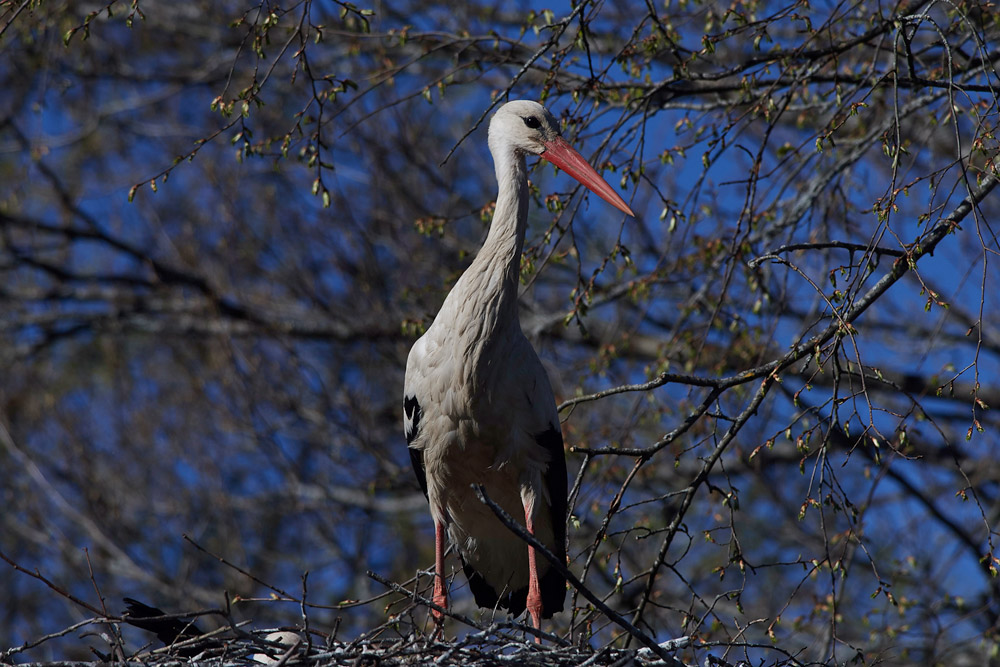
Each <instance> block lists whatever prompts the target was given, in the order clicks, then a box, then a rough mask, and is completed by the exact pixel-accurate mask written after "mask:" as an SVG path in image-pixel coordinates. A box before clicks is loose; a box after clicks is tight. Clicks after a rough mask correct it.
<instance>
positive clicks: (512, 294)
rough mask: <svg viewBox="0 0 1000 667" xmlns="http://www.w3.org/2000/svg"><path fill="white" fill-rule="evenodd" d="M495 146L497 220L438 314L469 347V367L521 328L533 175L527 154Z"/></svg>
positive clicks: (492, 224)
mask: <svg viewBox="0 0 1000 667" xmlns="http://www.w3.org/2000/svg"><path fill="white" fill-rule="evenodd" d="M492 144H493V142H491V146H490V148H491V150H492V152H493V159H494V161H495V163H496V174H497V182H498V184H499V192H498V194H497V205H496V210H495V211H494V213H493V222H492V223H491V224H490V231H489V234H487V236H486V241H485V242H484V243H483V247H482V248H481V249H480V251H479V254H478V255H477V256H476V259H475V260H474V261H473V262H472V264H471V265H470V266H469V268H468V269H466V271H465V273H464V274H463V275H462V277H461V278H460V279H459V281H458V283H457V284H456V285H455V287H454V288H453V289H452V291H451V293H450V294H449V295H448V298H447V299H446V300H445V304H444V306H443V307H442V309H441V314H440V315H439V316H438V317H439V318H441V319H442V321H446V322H449V323H451V326H450V327H449V329H450V331H451V333H452V334H457V335H458V336H459V338H460V339H462V340H460V341H459V343H458V344H459V346H460V347H461V348H463V349H465V350H467V352H466V355H465V357H466V359H467V360H468V361H470V362H471V364H470V365H468V366H466V369H467V370H469V371H471V370H472V369H473V368H476V367H478V364H479V362H480V361H481V360H483V359H487V360H488V359H491V358H492V356H491V355H495V354H496V351H495V350H493V351H491V350H490V348H492V347H494V346H495V345H501V346H502V345H504V344H505V342H504V341H509V340H512V336H517V335H518V334H520V330H521V325H520V321H519V320H518V316H517V293H518V278H519V276H520V271H521V248H522V246H523V245H524V235H525V231H526V230H527V219H528V175H527V172H526V170H525V164H524V155H523V154H522V153H520V152H519V151H515V150H514V149H513V148H512V147H509V146H507V145H501V146H493V145H492ZM446 312H447V315H445V313H446ZM484 355H485V356H484ZM473 377H475V375H473Z"/></svg>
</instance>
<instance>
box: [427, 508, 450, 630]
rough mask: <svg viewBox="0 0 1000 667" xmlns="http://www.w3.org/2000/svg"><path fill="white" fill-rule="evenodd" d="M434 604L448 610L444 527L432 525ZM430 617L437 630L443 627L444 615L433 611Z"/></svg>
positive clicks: (436, 524) (437, 524)
mask: <svg viewBox="0 0 1000 667" xmlns="http://www.w3.org/2000/svg"><path fill="white" fill-rule="evenodd" d="M434 604H436V605H438V606H439V607H444V608H445V609H447V608H448V591H447V590H446V589H445V587H444V527H443V526H442V525H441V524H439V523H437V522H435V523H434ZM431 615H432V616H433V618H434V623H436V624H437V626H438V630H440V629H441V628H442V627H443V626H444V614H442V613H441V612H439V611H438V610H436V609H435V610H433V611H432V612H431Z"/></svg>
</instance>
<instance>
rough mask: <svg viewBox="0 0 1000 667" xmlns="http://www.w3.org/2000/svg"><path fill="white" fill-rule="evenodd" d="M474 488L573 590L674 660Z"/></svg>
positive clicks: (479, 487) (659, 653) (483, 491)
mask: <svg viewBox="0 0 1000 667" xmlns="http://www.w3.org/2000/svg"><path fill="white" fill-rule="evenodd" d="M472 488H473V489H474V490H475V492H476V496H477V497H478V498H479V500H480V501H481V502H482V503H484V504H485V505H486V506H487V507H489V508H490V509H491V510H492V511H493V514H495V515H496V516H497V518H498V519H500V521H501V523H503V524H504V525H505V526H507V528H508V530H510V531H511V532H512V533H514V534H515V535H517V536H518V537H520V538H521V539H522V540H523V541H524V542H526V543H527V544H530V545H531V546H532V547H534V549H535V551H536V552H538V553H540V554H542V555H543V556H545V558H546V560H548V561H549V564H550V565H551V566H552V567H554V568H555V569H556V571H557V572H558V573H559V574H561V575H562V576H564V577H566V580H567V581H568V582H569V583H570V584H572V585H573V588H575V589H576V590H578V591H579V592H580V594H581V595H583V597H585V598H587V600H588V601H589V602H590V603H591V604H592V605H594V606H595V607H596V608H597V609H599V610H600V611H601V613H603V614H604V615H605V616H607V617H608V618H609V619H611V620H612V621H614V622H615V623H616V624H617V625H619V626H620V627H621V628H623V629H624V630H625V631H626V632H628V633H629V634H630V635H632V636H633V637H635V638H636V639H638V640H639V641H640V642H642V643H643V644H645V645H646V647H648V648H649V650H651V651H652V652H653V653H655V654H656V655H657V656H658V657H660V658H661V659H663V660H667V661H670V660H673V659H674V658H673V656H671V655H669V654H668V653H667V652H666V651H664V650H663V649H661V648H660V645H659V644H657V643H656V642H655V641H653V639H652V638H651V637H650V636H649V635H647V634H646V633H645V632H643V631H642V630H640V629H639V628H637V627H636V626H634V625H632V623H630V622H629V621H628V619H626V618H625V617H624V616H622V615H621V614H619V613H618V612H616V611H615V610H614V609H612V608H611V607H609V606H608V605H606V604H604V602H603V601H601V599H600V598H599V597H597V596H596V595H594V594H593V593H592V592H591V591H590V589H589V588H587V587H586V586H584V585H583V582H581V581H580V580H579V579H577V578H576V576H575V575H574V574H573V573H572V572H570V571H569V569H568V568H567V567H566V564H565V563H561V562H560V561H559V559H558V558H556V556H555V554H553V553H552V552H551V551H549V550H548V549H547V548H546V547H545V545H544V544H542V543H541V542H539V541H538V539H537V538H536V537H535V536H534V535H532V534H531V533H529V532H528V531H527V530H526V529H525V528H524V526H522V525H521V524H519V523H518V522H516V521H514V520H513V519H512V518H511V517H510V515H509V514H507V512H505V511H504V509H503V508H502V507H500V506H499V505H497V504H496V503H495V502H493V499H492V498H490V497H489V496H488V495H486V489H484V488H483V486H482V484H473V485H472Z"/></svg>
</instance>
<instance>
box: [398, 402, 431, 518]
mask: <svg viewBox="0 0 1000 667" xmlns="http://www.w3.org/2000/svg"><path fill="white" fill-rule="evenodd" d="M423 414H424V411H423V410H422V409H421V408H420V403H419V402H417V397H416V396H404V397H403V415H404V416H405V417H406V425H405V428H406V445H407V449H409V450H410V463H411V464H412V465H413V472H414V474H415V475H416V476H417V483H418V484H420V490H421V491H423V492H424V497H425V498H426V497H427V472H426V471H425V470H424V452H423V451H422V450H420V449H414V448H413V441H414V440H416V439H417V434H418V433H420V418H421V417H422V416H423Z"/></svg>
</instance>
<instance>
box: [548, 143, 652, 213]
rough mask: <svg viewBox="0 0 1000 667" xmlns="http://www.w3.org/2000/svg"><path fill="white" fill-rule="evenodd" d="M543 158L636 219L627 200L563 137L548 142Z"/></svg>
mask: <svg viewBox="0 0 1000 667" xmlns="http://www.w3.org/2000/svg"><path fill="white" fill-rule="evenodd" d="M542 157H543V158H545V159H546V160H548V161H549V162H551V163H552V164H554V165H555V166H557V167H559V168H560V169H562V170H563V171H565V172H566V173H567V174H569V175H570V176H572V177H573V178H575V179H576V180H578V181H580V183H581V184H582V185H583V186H584V187H586V188H587V189H588V190H590V191H591V192H593V193H594V194H595V195H597V196H598V197H600V198H601V199H603V200H604V201H606V202H608V203H609V204H611V205H612V206H614V207H615V208H617V209H618V210H619V211H622V212H624V213H628V214H629V215H631V216H632V217H633V218H634V217H635V213H633V212H632V209H630V208H629V207H628V204H626V203H625V200H624V199H622V198H621V197H620V196H619V195H618V193H617V192H615V190H614V188H612V187H611V186H610V185H608V182H607V181H605V180H604V179H603V178H601V175H600V174H598V173H597V172H596V171H595V170H594V168H593V167H591V166H590V163H588V162H587V161H586V160H584V159H583V156H582V155H580V154H579V153H577V152H576V149H574V148H573V147H572V146H570V145H569V144H568V143H566V140H565V139H563V138H562V137H556V138H555V139H553V140H552V141H549V142H546V144H545V151H544V152H543V153H542Z"/></svg>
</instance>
